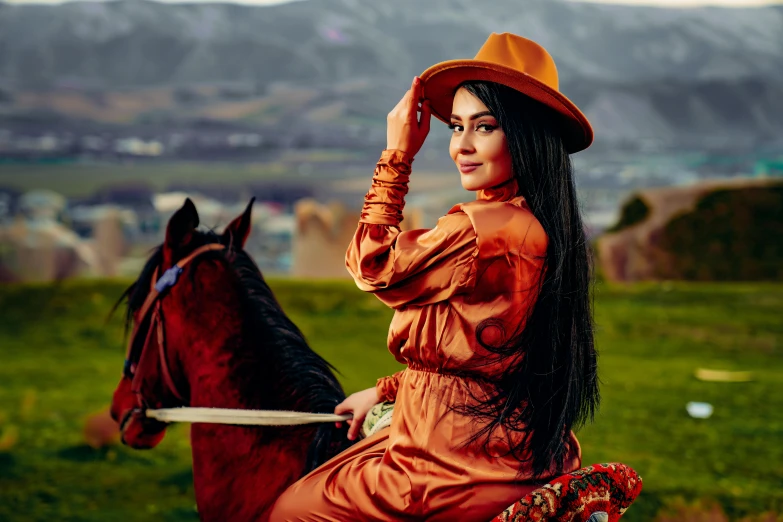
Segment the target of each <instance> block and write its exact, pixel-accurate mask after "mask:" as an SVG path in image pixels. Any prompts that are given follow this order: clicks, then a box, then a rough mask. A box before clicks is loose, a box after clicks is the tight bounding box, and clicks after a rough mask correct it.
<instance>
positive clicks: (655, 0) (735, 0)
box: [0, 0, 783, 7]
mask: <svg viewBox="0 0 783 522" xmlns="http://www.w3.org/2000/svg"><path fill="white" fill-rule="evenodd" d="M62 1H68V0H0V2H8V3H12V4H44V3H45V4H59V3H61V2H62ZM158 1H162V2H201V1H204V2H215V1H219V0H158ZM224 1H227V2H231V3H237V4H255V5H272V4H284V3H287V2H290V1H292V0H224ZM572 1H588V2H598V3H612V4H636V5H657V6H662V7H692V6H698V5H719V6H739V7H743V6H755V5H772V4H783V0H572Z"/></svg>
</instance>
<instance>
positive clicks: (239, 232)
mask: <svg viewBox="0 0 783 522" xmlns="http://www.w3.org/2000/svg"><path fill="white" fill-rule="evenodd" d="M255 201H256V198H252V199H251V200H250V203H248V205H247V207H246V208H245V211H244V212H242V215H241V216H237V217H236V218H234V221H232V222H231V223H229V224H228V226H227V227H226V229H225V230H224V231H223V243H225V244H230V243H231V242H232V241H233V242H234V243H237V244H238V245H239V247H240V248H244V247H245V242H246V241H247V238H248V236H249V235H250V217H251V214H252V213H253V203H255Z"/></svg>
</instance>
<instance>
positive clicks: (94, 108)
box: [0, 0, 783, 147]
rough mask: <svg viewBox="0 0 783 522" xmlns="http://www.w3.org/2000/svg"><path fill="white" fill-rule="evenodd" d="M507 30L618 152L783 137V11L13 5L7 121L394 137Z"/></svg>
mask: <svg viewBox="0 0 783 522" xmlns="http://www.w3.org/2000/svg"><path fill="white" fill-rule="evenodd" d="M493 31H494V32H504V31H509V32H514V33H517V34H521V35H524V36H526V37H529V38H532V39H534V40H536V41H538V42H539V43H541V44H543V45H544V46H545V47H546V48H547V49H548V50H549V51H550V52H551V53H552V55H553V56H554V58H555V61H556V62H557V64H558V68H559V72H560V76H561V90H562V91H563V92H565V93H566V95H568V96H569V97H570V98H571V99H573V100H574V101H575V102H576V103H577V104H578V105H579V106H580V107H581V108H583V110H584V111H585V112H586V113H587V115H588V117H589V118H590V120H591V122H593V124H594V126H595V127H596V130H597V136H598V137H599V140H601V141H603V142H604V143H620V142H622V143H629V144H636V145H638V144H639V143H644V142H647V141H650V142H653V143H656V144H661V145H665V146H672V145H680V146H691V145H697V146H700V145H704V144H707V145H710V144H714V145H715V146H717V147H720V146H723V145H725V144H726V143H732V144H734V145H738V146H745V145H747V146H754V145H756V144H759V143H762V144H763V143H768V142H770V141H772V142H774V141H775V140H780V136H781V135H783V96H782V95H783V6H773V7H763V8H747V9H726V8H696V9H662V8H652V7H631V6H619V5H598V4H592V3H572V2H568V1H565V0H524V1H520V0H492V2H475V1H473V0H427V2H421V0H396V1H395V2H374V1H370V0H364V1H362V0H306V1H301V2H294V3H290V4H284V5H277V6H269V7H253V6H242V5H231V4H218V3H216V4H161V3H155V2H149V1H146V0H118V1H112V2H72V3H66V4H61V5H16V4H0V108H3V107H5V109H3V110H5V111H6V114H11V113H13V114H19V113H20V111H21V112H24V111H28V112H30V111H34V110H36V109H40V108H42V107H43V108H46V109H47V110H51V111H53V112H55V113H58V114H66V115H67V116H69V117H74V116H75V117H82V118H87V119H97V120H101V119H103V120H106V121H113V122H115V123H117V122H126V123H127V122H138V121H140V118H141V119H142V120H143V121H148V119H149V118H164V119H165V118H171V119H173V120H178V119H181V118H184V117H192V116H193V115H194V114H196V115H198V116H199V117H204V118H206V119H219V120H220V119H222V120H233V119H238V120H242V121H246V122H251V123H257V124H265V123H269V122H271V121H277V120H275V119H274V118H273V117H274V116H275V115H277V116H279V111H276V110H275V108H276V107H277V106H278V104H280V105H282V106H283V107H294V106H296V107H297V108H298V110H299V109H301V110H304V111H305V112H304V113H302V112H297V117H296V118H295V119H294V120H291V121H290V125H293V126H296V125H300V126H306V125H307V122H311V121H322V122H328V123H329V124H330V125H331V124H337V125H343V124H356V123H357V122H360V123H361V122H365V123H367V122H372V124H373V125H374V124H380V125H382V123H383V121H384V117H385V114H386V113H387V112H388V111H389V110H390V109H391V108H392V107H393V105H394V103H395V102H396V101H397V99H398V98H399V96H400V95H401V94H402V92H404V90H405V89H406V88H407V85H409V82H410V79H411V78H412V77H413V76H414V75H415V74H418V73H420V72H421V71H422V70H424V69H425V68H426V67H428V66H429V65H431V64H433V63H436V62H439V61H442V60H446V59H452V58H463V57H472V56H473V55H474V54H475V53H476V51H477V50H478V48H479V47H480V46H481V44H482V43H483V42H484V40H485V39H486V37H487V35H488V34H489V33H490V32H493ZM140 92H141V93H144V97H143V98H140V97H139V96H141V95H139V94H133V93H140ZM281 92H282V94H281ZM42 93H44V94H42ZM63 93H65V94H63ZM107 93H109V94H107ZM288 93H295V94H292V96H294V98H293V101H291V100H292V99H289V98H285V96H287V94H288ZM58 96H59V98H58ZM123 96H124V98H123ZM297 96H298V98H297ZM275 97H276V98H275ZM281 97H282V98H281ZM283 98H285V99H283ZM53 100H54V101H53ZM118 100H119V101H118ZM272 100H277V101H272ZM286 100H288V101H286ZM218 102H219V103H218ZM112 111H114V112H112ZM117 111H119V112H117ZM0 114H2V113H0ZM107 115H108V116H107ZM112 115H113V116H112ZM112 118H113V119H112ZM145 118H146V119H145ZM270 118H271V119H270ZM368 124H369V123H368ZM316 141H317V140H316Z"/></svg>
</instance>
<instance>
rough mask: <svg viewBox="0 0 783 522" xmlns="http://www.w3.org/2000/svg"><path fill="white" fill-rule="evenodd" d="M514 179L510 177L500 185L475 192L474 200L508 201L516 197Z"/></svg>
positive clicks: (516, 187)
mask: <svg viewBox="0 0 783 522" xmlns="http://www.w3.org/2000/svg"><path fill="white" fill-rule="evenodd" d="M518 190H519V187H518V185H517V180H516V178H514V177H512V178H510V179H509V180H508V181H504V182H503V183H501V184H500V185H496V186H494V187H491V188H486V189H481V190H477V191H476V199H477V200H480V201H510V200H512V199H514V198H515V197H517V196H518V194H517V191H518Z"/></svg>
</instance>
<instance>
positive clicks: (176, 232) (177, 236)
mask: <svg viewBox="0 0 783 522" xmlns="http://www.w3.org/2000/svg"><path fill="white" fill-rule="evenodd" d="M197 226H198V212H197V211H196V205H194V204H193V202H192V201H191V200H190V198H187V199H186V200H185V204H184V205H182V208H180V209H179V210H177V211H176V212H175V213H174V215H173V216H171V219H169V224H168V226H167V227H166V242H165V243H164V244H163V246H164V260H165V261H166V263H167V264H171V259H170V257H171V253H172V252H173V251H175V250H177V249H179V248H180V247H182V246H183V245H185V244H187V243H188V241H190V238H191V237H192V236H193V232H194V231H195V230H196V227H197Z"/></svg>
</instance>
